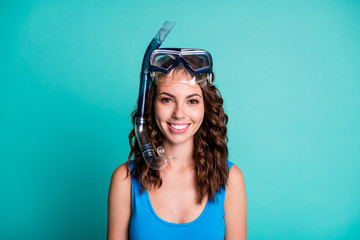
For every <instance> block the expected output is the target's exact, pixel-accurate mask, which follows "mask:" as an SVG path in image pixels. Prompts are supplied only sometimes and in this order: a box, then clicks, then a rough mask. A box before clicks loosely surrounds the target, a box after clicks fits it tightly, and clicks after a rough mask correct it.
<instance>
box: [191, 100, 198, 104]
mask: <svg viewBox="0 0 360 240" xmlns="http://www.w3.org/2000/svg"><path fill="white" fill-rule="evenodd" d="M189 103H190V104H197V103H199V101H198V100H196V99H190V100H189Z"/></svg>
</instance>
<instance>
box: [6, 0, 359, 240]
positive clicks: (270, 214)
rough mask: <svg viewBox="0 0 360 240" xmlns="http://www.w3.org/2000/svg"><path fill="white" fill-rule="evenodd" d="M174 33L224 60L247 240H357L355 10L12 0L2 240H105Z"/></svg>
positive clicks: (351, 6) (291, 4) (342, 5)
mask: <svg viewBox="0 0 360 240" xmlns="http://www.w3.org/2000/svg"><path fill="white" fill-rule="evenodd" d="M165 20H171V21H175V22H177V24H176V25H175V27H174V28H173V30H172V32H171V33H170V34H169V36H168V38H167V39H166V40H165V42H164V44H163V45H162V47H187V48H202V49H206V50H208V51H210V52H211V53H212V56H213V59H214V72H215V75H216V79H215V83H214V84H215V85H216V86H217V87H218V88H219V89H220V91H221V93H222V95H223V98H224V101H225V109H226V112H227V114H228V116H229V124H228V135H229V145H228V146H229V152H230V159H229V160H231V161H233V162H235V163H236V165H237V166H238V167H239V168H240V169H241V170H242V172H243V174H244V177H245V183H246V188H247V200H248V239H360V204H359V203H360V199H359V196H360V175H359V171H360V113H359V111H360V1H358V0H337V1H335V0H328V1H316V0H303V1H301V0H298V1H285V0H283V1H281V0H274V1H264V0H261V1H243V0H237V1H235V0H234V1H226V0H224V1H220V0H212V1H210V0H207V1H206V0H202V1H194V0H182V1H171V0H168V1H156V0H153V1H146V0H141V1H140V0H127V1H125V0H118V1H115V0H103V1H100V0H98V1H94V0H87V1H80V0H68V1H51V0H27V1H19V0H18V1H10V0H2V1H1V2H0V239H6V240H7V239H9V240H10V239H105V236H106V226H107V194H108V188H109V183H110V178H111V175H112V172H113V171H114V170H115V168H116V167H117V166H119V165H120V164H122V163H124V162H125V161H126V160H127V157H128V154H129V146H128V133H129V131H130V129H131V128H132V126H131V122H130V113H131V111H132V110H134V108H135V106H136V101H137V95H138V87H139V73H140V67H141V62H142V58H143V54H144V52H145V50H146V47H147V45H148V44H149V42H150V40H151V39H152V38H153V37H154V35H155V34H156V32H157V31H158V29H159V28H160V27H161V25H162V24H163V22H164V21H165ZM169 239H171V236H169Z"/></svg>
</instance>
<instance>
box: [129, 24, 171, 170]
mask: <svg viewBox="0 0 360 240" xmlns="http://www.w3.org/2000/svg"><path fill="white" fill-rule="evenodd" d="M174 25H175V22H171V21H166V22H165V23H164V25H163V26H162V27H161V29H160V30H159V32H158V33H157V34H156V35H155V37H154V38H153V40H152V41H151V42H150V44H149V46H148V47H147V49H146V52H145V55H144V59H143V62H142V67H141V74H140V90H139V99H138V109H137V114H136V117H135V126H134V128H135V136H136V139H137V141H138V143H139V145H140V150H141V153H142V156H143V157H144V160H145V162H146V164H147V165H148V166H149V167H151V168H152V169H155V170H160V169H162V168H164V167H165V166H166V164H167V162H168V160H167V159H166V158H165V155H164V148H163V147H161V146H160V147H158V148H157V153H158V156H157V155H156V154H155V151H154V149H153V148H152V146H151V144H150V142H149V137H148V136H147V133H146V120H145V117H144V113H145V100H146V93H147V91H148V90H149V86H150V81H151V77H150V71H149V61H150V56H151V53H152V52H153V51H154V50H155V49H158V48H159V47H160V45H161V44H162V42H163V41H164V40H165V38H166V36H167V35H168V34H169V33H170V31H171V29H172V28H173V27H174Z"/></svg>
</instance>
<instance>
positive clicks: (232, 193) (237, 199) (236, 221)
mask: <svg viewBox="0 0 360 240" xmlns="http://www.w3.org/2000/svg"><path fill="white" fill-rule="evenodd" d="M224 209H225V215H224V219H225V239H246V191H245V182H244V175H243V173H242V172H241V170H240V169H239V168H238V167H237V166H235V165H233V166H232V167H231V170H230V173H229V178H228V182H227V186H226V191H225V204H224Z"/></svg>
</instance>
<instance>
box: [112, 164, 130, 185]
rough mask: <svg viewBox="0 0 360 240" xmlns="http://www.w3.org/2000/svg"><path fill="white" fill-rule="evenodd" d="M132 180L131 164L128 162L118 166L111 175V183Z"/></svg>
mask: <svg viewBox="0 0 360 240" xmlns="http://www.w3.org/2000/svg"><path fill="white" fill-rule="evenodd" d="M129 181H130V182H131V177H130V166H129V164H127V163H123V164H121V165H120V166H118V167H117V168H116V169H115V171H114V172H113V174H112V177H111V183H113V182H116V183H121V182H123V183H125V182H129Z"/></svg>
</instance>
